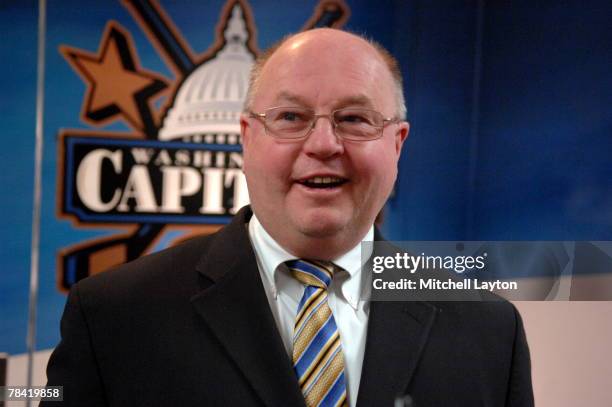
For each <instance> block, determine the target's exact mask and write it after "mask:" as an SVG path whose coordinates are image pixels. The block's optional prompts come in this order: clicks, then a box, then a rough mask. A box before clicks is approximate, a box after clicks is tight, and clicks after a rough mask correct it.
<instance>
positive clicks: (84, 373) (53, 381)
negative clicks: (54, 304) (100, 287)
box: [40, 284, 107, 407]
mask: <svg viewBox="0 0 612 407" xmlns="http://www.w3.org/2000/svg"><path fill="white" fill-rule="evenodd" d="M47 386H63V388H64V389H63V390H64V391H63V400H64V401H63V402H57V403H55V402H45V401H43V402H41V404H40V406H42V407H47V406H55V405H57V406H91V407H97V406H106V405H107V402H106V400H105V395H104V388H103V383H102V378H101V375H100V371H99V366H98V363H97V360H96V355H95V352H94V347H93V345H92V339H91V335H90V332H89V328H88V324H87V316H86V313H85V311H84V310H83V307H82V303H81V299H80V293H79V285H78V284H77V285H75V286H74V287H73V288H72V289H71V290H70V294H69V296H68V301H67V302H66V307H65V309H64V314H63V316H62V322H61V341H60V343H59V345H58V346H57V347H56V348H55V350H54V351H53V353H52V355H51V358H50V359H49V364H48V366H47Z"/></svg>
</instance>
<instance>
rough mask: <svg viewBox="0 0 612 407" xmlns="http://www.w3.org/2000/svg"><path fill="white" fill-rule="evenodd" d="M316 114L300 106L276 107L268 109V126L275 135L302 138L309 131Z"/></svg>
mask: <svg viewBox="0 0 612 407" xmlns="http://www.w3.org/2000/svg"><path fill="white" fill-rule="evenodd" d="M313 117H314V114H313V112H312V111H310V110H308V109H302V108H299V107H275V108H273V109H269V110H266V127H267V128H268V131H270V132H271V133H272V135H273V136H276V137H281V138H300V137H302V136H303V135H304V133H305V132H306V131H308V129H309V127H310V125H311V123H312V118H313Z"/></svg>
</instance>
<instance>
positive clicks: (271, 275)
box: [249, 214, 374, 310]
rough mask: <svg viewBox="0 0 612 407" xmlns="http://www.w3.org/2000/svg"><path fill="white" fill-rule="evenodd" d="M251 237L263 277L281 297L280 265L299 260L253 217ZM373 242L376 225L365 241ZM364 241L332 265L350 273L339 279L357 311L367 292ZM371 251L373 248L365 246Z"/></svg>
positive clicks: (275, 296)
mask: <svg viewBox="0 0 612 407" xmlns="http://www.w3.org/2000/svg"><path fill="white" fill-rule="evenodd" d="M249 236H250V238H251V242H252V244H253V247H254V249H255V253H256V257H257V261H258V263H259V267H260V269H261V270H263V275H264V278H265V279H266V280H267V283H268V285H269V287H271V288H272V294H273V296H274V298H275V299H276V298H277V297H278V291H277V281H278V272H279V266H281V265H282V264H283V263H285V262H286V261H289V260H295V259H296V258H297V257H295V256H294V255H292V254H291V253H289V252H287V251H286V250H285V249H283V248H282V247H281V245H279V244H278V243H277V242H276V240H274V239H273V238H272V236H270V234H269V233H268V232H267V231H266V230H265V229H264V227H263V225H262V224H261V223H260V222H259V219H257V216H256V215H255V214H253V216H252V217H251V220H250V222H249ZM373 240H374V226H371V227H370V229H369V230H368V232H367V233H366V235H365V236H364V237H363V239H362V242H363V241H373ZM361 246H362V245H361V242H360V243H358V244H357V245H356V246H355V247H353V248H352V249H351V250H349V251H348V252H346V253H345V254H343V255H342V256H340V257H338V258H336V259H334V260H333V263H334V264H336V265H337V266H339V267H342V268H343V269H344V270H346V273H348V276H347V277H345V278H341V279H339V280H340V281H342V283H341V291H342V295H343V296H344V298H345V299H346V301H347V302H348V303H349V304H350V305H351V307H352V308H353V309H355V310H356V309H357V308H358V306H359V301H360V299H361V297H362V293H363V292H364V287H363V282H364V278H363V273H362V272H361V270H362V253H361ZM365 247H367V248H368V250H369V251H370V252H371V248H372V245H365ZM365 254H366V255H364V256H363V259H364V260H367V259H368V258H369V257H370V255H371V253H365Z"/></svg>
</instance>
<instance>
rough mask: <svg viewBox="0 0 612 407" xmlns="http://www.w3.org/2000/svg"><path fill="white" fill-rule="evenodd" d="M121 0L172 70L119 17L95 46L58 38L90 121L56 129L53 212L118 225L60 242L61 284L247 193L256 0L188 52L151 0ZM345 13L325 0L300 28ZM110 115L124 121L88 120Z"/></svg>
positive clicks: (219, 217) (189, 230) (135, 252)
mask: <svg viewBox="0 0 612 407" xmlns="http://www.w3.org/2000/svg"><path fill="white" fill-rule="evenodd" d="M122 4H123V5H124V6H125V7H126V8H127V9H128V10H129V11H130V13H131V15H132V16H133V17H134V19H135V20H136V21H137V23H138V24H139V26H140V27H141V28H142V29H143V31H144V32H145V34H146V36H147V38H148V39H149V40H150V41H151V43H152V45H153V46H154V48H155V49H156V51H157V52H158V53H159V55H160V56H161V57H162V59H163V60H164V61H165V62H166V63H167V65H168V67H169V68H170V70H171V72H172V73H173V75H174V78H166V77H164V76H163V75H161V74H158V73H156V72H152V71H150V70H148V69H146V68H145V67H143V66H141V63H140V59H139V57H138V52H137V49H136V47H135V44H134V40H133V39H132V36H131V34H130V33H129V32H128V30H126V29H125V28H124V27H122V26H121V25H120V24H119V23H118V22H116V21H109V22H108V23H107V25H106V28H105V30H104V33H103V34H102V39H101V41H100V45H99V48H98V50H97V52H91V51H87V50H81V49H76V48H73V47H69V46H61V47H60V52H61V53H62V55H63V56H64V58H65V59H66V60H67V61H68V63H69V64H70V66H71V67H72V68H73V70H74V71H75V72H76V73H77V74H78V75H79V76H80V78H81V79H82V80H83V82H84V83H85V85H86V90H85V95H84V98H83V103H82V110H81V119H82V120H83V121H84V122H85V123H87V124H88V125H90V126H92V127H94V129H89V130H65V131H61V132H60V143H59V159H58V162H59V166H60V167H59V168H58V186H59V188H58V191H59V192H58V216H60V217H66V218H69V219H71V220H72V221H73V222H75V223H76V224H77V225H78V226H82V227H98V228H100V227H101V228H114V229H120V230H121V232H120V233H118V234H115V235H113V236H110V237H106V238H102V239H95V240H91V241H86V242H82V243H79V244H76V245H74V246H72V247H69V248H67V249H64V250H62V251H61V252H60V253H59V256H58V286H59V288H60V290H62V291H65V290H68V289H69V288H70V286H71V285H72V284H74V283H76V282H77V281H79V280H80V279H82V278H84V277H87V276H89V275H92V274H95V273H98V272H102V271H105V270H107V269H109V268H111V267H113V266H116V265H118V264H121V263H124V262H126V261H130V260H133V259H135V258H137V257H139V256H141V255H143V254H146V253H150V252H152V251H155V250H158V249H161V248H164V247H167V246H170V245H172V244H175V243H177V242H178V241H180V240H183V239H187V238H189V237H191V236H192V235H194V234H202V233H212V232H214V231H215V230H217V229H218V228H219V227H221V225H223V224H225V223H227V222H228V221H229V220H230V218H231V216H232V215H233V214H235V213H236V211H237V210H238V209H239V208H240V207H242V206H243V205H245V204H247V203H248V193H247V188H246V182H245V179H244V175H243V174H242V152H241V148H240V143H239V141H240V126H239V116H240V113H241V111H242V105H243V102H244V98H245V96H246V91H247V88H248V79H249V78H248V76H249V72H250V68H251V66H252V64H253V62H254V60H255V58H256V57H257V55H258V53H259V48H258V46H257V44H256V30H255V25H254V21H253V13H252V10H251V7H250V6H249V4H247V2H246V1H245V0H229V1H227V2H226V4H225V6H224V7H223V9H222V10H221V15H220V18H219V22H218V25H217V29H216V40H215V42H214V43H213V44H212V45H211V46H210V47H209V49H208V50H207V51H206V52H204V53H203V54H202V55H195V54H194V53H193V52H192V51H191V48H190V47H189V46H188V45H187V43H186V41H185V40H184V39H183V37H182V36H181V34H180V32H179V30H178V28H177V27H176V26H175V25H174V24H173V23H172V21H171V20H170V18H169V16H168V15H167V13H165V12H164V10H163V9H162V7H161V6H160V5H159V4H158V3H157V2H155V1H153V0H125V1H123V3H122ZM348 16H349V9H348V7H347V6H346V4H345V3H344V1H342V0H334V1H331V0H326V1H320V2H319V4H317V5H316V6H315V8H314V13H313V15H312V16H311V17H310V18H309V19H307V21H306V23H305V25H304V26H303V27H302V29H310V28H313V27H321V26H329V27H341V26H342V25H343V24H344V23H345V22H346V20H347V18H348ZM164 98H165V103H162V104H163V105H162V106H160V107H156V106H157V105H159V104H160V103H159V102H160V101H163V99H164ZM156 102H157V104H156ZM116 121H121V122H123V123H125V124H127V125H128V126H129V127H130V128H131V131H129V132H118V131H113V132H109V131H101V130H96V129H95V128H96V127H100V126H104V125H108V124H111V123H114V122H116Z"/></svg>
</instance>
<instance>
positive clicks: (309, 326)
mask: <svg viewBox="0 0 612 407" xmlns="http://www.w3.org/2000/svg"><path fill="white" fill-rule="evenodd" d="M286 264H287V266H288V267H289V270H290V271H291V274H292V275H293V277H294V278H295V279H296V280H298V281H299V282H301V283H302V284H304V285H305V286H306V289H305V290H304V295H303V296H302V300H301V301H300V304H299V306H298V312H297V316H296V317H295V328H294V331H293V369H294V370H295V374H296V375H297V378H298V382H299V384H300V388H301V389H302V394H304V399H305V400H306V405H307V406H308V407H312V406H347V405H348V403H347V400H346V378H345V376H344V356H343V355H342V345H341V343H340V333H339V332H338V327H337V326H336V321H335V320H334V316H333V315H332V312H331V309H330V308H329V304H328V302H327V287H328V286H329V284H330V283H331V281H332V277H333V271H334V268H335V267H336V266H334V265H333V264H332V263H330V262H322V261H313V260H304V259H300V260H292V261H288V262H286Z"/></svg>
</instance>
